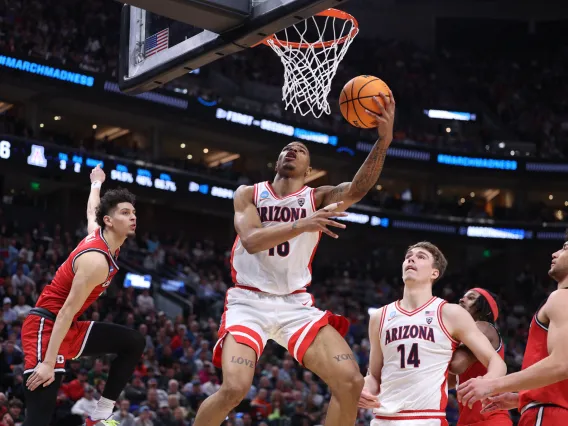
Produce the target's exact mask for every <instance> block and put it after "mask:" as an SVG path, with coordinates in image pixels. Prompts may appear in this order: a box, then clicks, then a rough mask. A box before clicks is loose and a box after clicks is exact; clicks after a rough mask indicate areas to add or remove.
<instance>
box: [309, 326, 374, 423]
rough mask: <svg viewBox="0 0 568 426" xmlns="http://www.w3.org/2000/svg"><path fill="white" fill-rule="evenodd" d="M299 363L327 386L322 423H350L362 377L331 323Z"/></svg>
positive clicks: (320, 333)
mask: <svg viewBox="0 0 568 426" xmlns="http://www.w3.org/2000/svg"><path fill="white" fill-rule="evenodd" d="M303 364H304V365H305V367H306V368H308V369H309V370H311V371H312V372H313V373H314V374H316V375H317V376H319V377H320V378H321V379H322V380H323V381H324V382H325V383H326V384H327V385H328V386H329V388H330V389H331V393H332V397H331V401H330V403H329V409H328V412H327V416H326V419H325V426H345V425H352V424H354V423H355V420H356V418H357V403H358V401H359V395H360V394H361V390H362V389H363V384H364V379H363V376H362V375H361V372H360V371H359V365H358V364H357V362H356V361H355V356H354V355H353V352H352V351H351V348H350V347H349V345H348V344H347V342H346V341H345V339H343V337H341V335H340V334H339V332H338V331H337V330H336V329H335V328H333V327H332V326H330V325H326V326H324V327H323V328H321V329H320V330H319V332H318V334H317V335H316V338H315V339H314V341H313V343H312V344H311V345H310V347H309V348H308V349H307V351H306V353H305V354H304V357H303Z"/></svg>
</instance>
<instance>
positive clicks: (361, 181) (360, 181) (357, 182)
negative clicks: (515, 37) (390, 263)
mask: <svg viewBox="0 0 568 426" xmlns="http://www.w3.org/2000/svg"><path fill="white" fill-rule="evenodd" d="M389 94H390V96H389V97H387V96H385V94H383V93H380V94H379V96H380V97H381V98H382V99H383V101H384V102H385V105H386V107H383V105H382V104H381V103H380V102H379V101H378V100H377V99H374V101H375V103H376V105H377V108H378V109H379V111H380V113H381V114H380V115H377V114H373V113H371V112H368V114H369V115H371V116H373V117H374V118H375V121H376V122H377V124H378V126H377V130H378V133H379V138H378V139H377V141H376V142H375V145H374V146H373V148H372V149H371V152H369V155H368V156H367V159H366V160H365V162H364V163H363V165H362V166H361V167H360V168H359V171H358V172H357V173H356V174H355V177H354V178H353V180H352V181H351V182H344V183H341V184H339V185H337V186H321V187H319V188H316V190H315V191H316V192H315V198H316V205H317V206H318V207H320V206H327V205H329V204H331V203H336V202H338V201H343V204H342V206H341V207H340V208H339V209H338V210H337V211H343V210H346V209H348V208H349V206H351V205H352V204H355V203H357V202H358V201H361V199H363V197H364V196H365V195H367V192H369V190H370V189H371V188H373V186H374V185H375V183H376V182H377V180H378V179H379V176H380V175H381V171H382V170H383V164H384V163H385V158H386V156H387V150H388V148H389V146H390V144H391V142H392V139H393V126H394V115H395V101H394V96H393V94H392V92H390V93H389Z"/></svg>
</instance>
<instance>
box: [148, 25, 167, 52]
mask: <svg viewBox="0 0 568 426" xmlns="http://www.w3.org/2000/svg"><path fill="white" fill-rule="evenodd" d="M169 38H170V29H169V28H166V29H164V30H162V31H160V32H157V33H156V34H154V35H151V36H150V37H148V38H147V39H146V40H145V41H144V57H145V58H147V57H149V56H152V55H154V54H155V53H158V52H160V51H162V50H166V49H167V48H168V42H169Z"/></svg>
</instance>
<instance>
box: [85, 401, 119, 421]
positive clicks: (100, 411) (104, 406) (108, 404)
mask: <svg viewBox="0 0 568 426" xmlns="http://www.w3.org/2000/svg"><path fill="white" fill-rule="evenodd" d="M113 408H114V401H112V400H110V399H107V398H105V397H104V396H101V399H99V401H98V402H97V408H96V409H95V411H94V413H93V414H91V419H93V420H106V419H108V418H109V417H110V416H111V415H112V410H113Z"/></svg>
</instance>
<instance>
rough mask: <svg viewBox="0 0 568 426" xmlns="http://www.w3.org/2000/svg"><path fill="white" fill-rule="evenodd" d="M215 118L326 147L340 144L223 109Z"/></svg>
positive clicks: (330, 137)
mask: <svg viewBox="0 0 568 426" xmlns="http://www.w3.org/2000/svg"><path fill="white" fill-rule="evenodd" d="M215 118H217V119H218V120H225V121H229V122H231V123H234V124H240V125H241V126H248V127H251V126H254V127H259V128H260V129H261V130H264V131H267V132H273V133H279V134H281V135H285V136H290V137H295V138H298V139H302V140H305V141H309V142H315V143H320V144H324V145H333V146H336V145H337V142H338V138H337V136H332V135H328V134H325V133H320V132H314V131H312V130H306V129H302V128H299V127H294V126H291V125H289V124H284V123H280V122H278V121H272V120H266V119H257V118H255V117H254V116H253V115H250V114H244V113H242V112H237V111H233V110H225V109H223V108H217V109H216V111H215Z"/></svg>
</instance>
